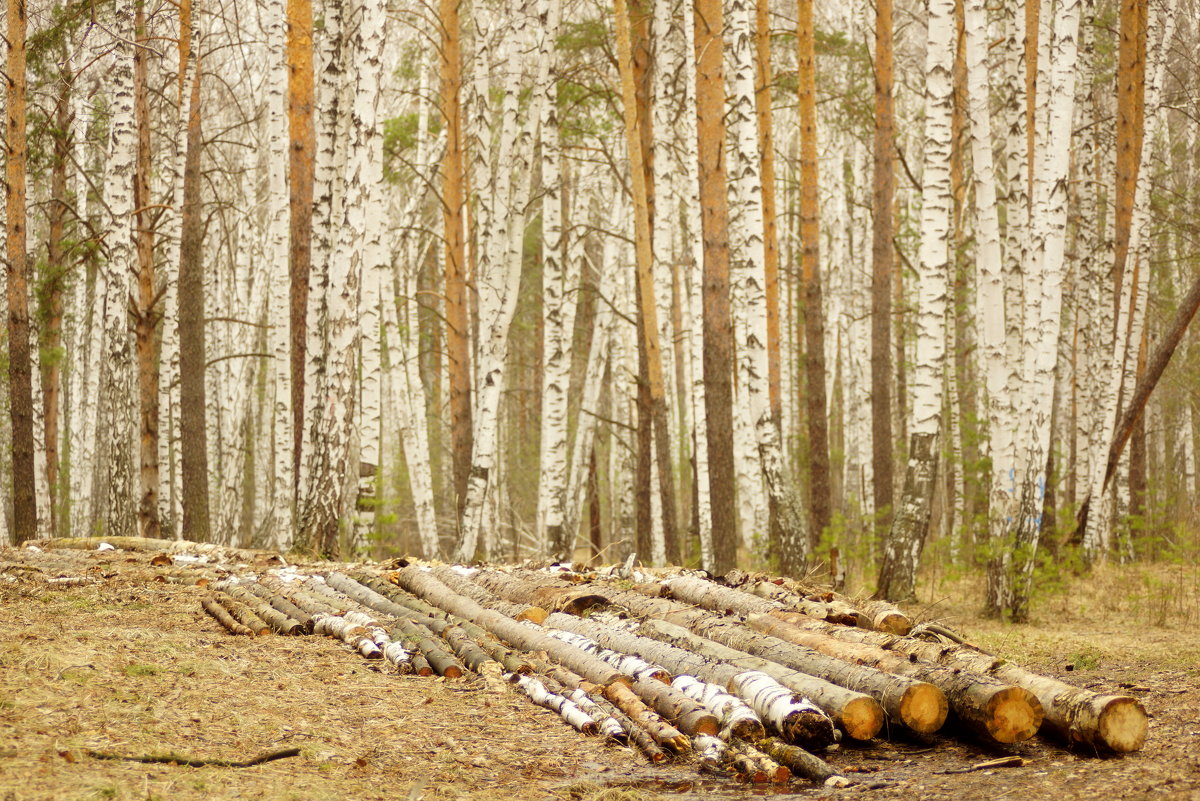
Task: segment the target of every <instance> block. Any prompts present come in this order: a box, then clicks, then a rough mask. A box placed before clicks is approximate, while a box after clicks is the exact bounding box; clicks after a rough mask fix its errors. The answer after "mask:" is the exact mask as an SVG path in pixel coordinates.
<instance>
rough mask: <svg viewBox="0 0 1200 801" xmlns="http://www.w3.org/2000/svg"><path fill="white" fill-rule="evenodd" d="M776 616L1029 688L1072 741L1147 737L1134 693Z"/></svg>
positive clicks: (1127, 748) (955, 649)
mask: <svg viewBox="0 0 1200 801" xmlns="http://www.w3.org/2000/svg"><path fill="white" fill-rule="evenodd" d="M777 616H779V617H782V618H783V619H785V620H787V621H788V622H790V623H792V625H795V626H798V627H800V628H803V629H805V630H809V631H817V632H820V633H823V634H828V635H829V636H830V637H834V638H836V639H838V640H842V641H845V642H853V643H862V644H868V645H873V646H876V647H879V648H884V649H887V650H889V651H895V652H898V653H903V654H908V655H909V656H912V657H916V658H918V659H923V660H926V661H929V662H937V663H939V664H941V665H944V666H945V667H947V668H950V669H954V670H967V671H972V672H974V673H982V674H987V675H990V676H994V677H995V678H996V679H998V680H1000V681H1002V682H1006V683H1008V684H1012V685H1015V686H1018V687H1022V688H1024V689H1025V690H1027V691H1029V692H1031V693H1033V694H1034V695H1035V696H1036V697H1037V699H1038V701H1039V702H1040V703H1041V705H1042V709H1043V710H1044V713H1045V717H1044V720H1043V722H1042V727H1043V731H1044V732H1045V733H1047V734H1050V735H1053V736H1055V737H1058V738H1060V739H1062V740H1065V741H1066V742H1068V743H1070V744H1073V745H1081V746H1084V747H1088V748H1094V749H1097V750H1100V751H1111V752H1114V753H1128V752H1131V751H1137V750H1139V749H1141V748H1142V746H1143V745H1144V744H1145V742H1146V731H1147V727H1148V721H1147V718H1146V710H1145V708H1144V707H1143V706H1142V704H1141V702H1140V701H1138V700H1137V699H1136V698H1132V697H1130V696H1127V695H1101V694H1099V693H1095V692H1092V691H1090V690H1084V689H1081V688H1079V687H1073V686H1071V685H1070V684H1066V683H1064V682H1061V681H1059V680H1057V679H1053V678H1049V677H1047V676H1042V675H1039V674H1037V673H1032V672H1030V671H1028V670H1025V669H1024V668H1022V667H1020V666H1018V665H1015V664H1013V663H1012V662H1008V661H1006V660H1003V659H999V658H997V657H995V656H992V655H990V654H985V653H983V652H981V651H979V650H978V649H976V648H973V647H971V646H969V645H958V644H953V645H946V644H941V643H934V642H926V641H924V640H917V639H913V638H910V637H896V636H892V635H887V634H884V633H881V632H866V631H855V630H852V629H842V628H839V627H830V626H826V625H823V624H821V623H818V622H815V621H808V620H800V619H797V618H795V617H791V616H788V615H786V614H784V615H777Z"/></svg>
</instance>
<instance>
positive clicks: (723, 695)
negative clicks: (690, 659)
mask: <svg viewBox="0 0 1200 801" xmlns="http://www.w3.org/2000/svg"><path fill="white" fill-rule="evenodd" d="M671 686H672V687H674V688H675V689H676V690H678V691H679V692H681V693H683V694H684V695H686V696H687V697H688V698H691V699H692V700H693V701H696V702H697V703H699V704H702V705H703V706H704V707H705V708H706V709H708V710H710V711H711V712H712V713H713V714H714V715H716V716H717V720H718V721H720V724H721V732H722V733H723V734H725V735H726V736H733V737H740V738H742V739H743V740H751V741H754V740H758V739H761V738H762V737H766V736H767V732H766V729H765V728H764V727H763V724H762V721H761V720H759V718H758V715H757V714H755V712H754V710H753V709H751V708H750V706H748V705H747V704H746V703H745V702H743V701H742V700H741V699H740V698H738V697H737V696H736V695H734V694H732V693H730V692H729V691H727V690H726V689H725V688H723V687H721V686H720V685H718V684H709V683H708V682H706V681H701V680H699V679H697V678H694V677H692V676H676V677H675V680H674V681H672V682H671Z"/></svg>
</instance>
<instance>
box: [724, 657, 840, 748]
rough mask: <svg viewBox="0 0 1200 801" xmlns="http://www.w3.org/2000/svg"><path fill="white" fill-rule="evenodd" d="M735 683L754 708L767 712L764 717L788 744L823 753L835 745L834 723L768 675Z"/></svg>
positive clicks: (745, 676) (746, 675)
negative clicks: (749, 699) (797, 744)
mask: <svg viewBox="0 0 1200 801" xmlns="http://www.w3.org/2000/svg"><path fill="white" fill-rule="evenodd" d="M734 683H735V686H736V689H737V692H738V695H741V696H742V697H744V698H752V699H753V706H754V708H755V709H762V710H764V712H765V715H764V717H765V718H766V719H767V720H768V721H770V723H771V725H772V726H774V727H775V730H776V731H778V732H779V733H780V734H782V735H783V736H784V737H785V738H786V739H787V740H788V742H792V743H799V744H801V745H803V746H804V747H805V748H809V749H812V750H819V749H823V748H826V747H828V746H829V745H830V744H832V743H833V740H834V736H833V721H832V720H830V719H829V718H828V717H827V716H826V715H825V713H824V712H822V711H821V710H820V709H818V708H817V706H816V705H815V704H813V703H812V702H811V701H809V700H808V699H801V700H797V699H796V697H795V696H794V695H793V694H792V693H791V692H790V691H789V690H788V689H787V688H786V687H784V686H782V685H781V684H779V682H777V681H775V680H774V679H772V678H771V677H770V676H768V675H767V674H766V673H759V672H757V671H747V672H745V673H739V674H738V675H737V676H736V677H735V678H734Z"/></svg>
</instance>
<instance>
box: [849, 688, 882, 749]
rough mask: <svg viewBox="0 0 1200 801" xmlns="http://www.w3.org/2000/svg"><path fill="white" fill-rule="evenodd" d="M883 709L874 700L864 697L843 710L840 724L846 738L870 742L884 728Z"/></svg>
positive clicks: (853, 701)
mask: <svg viewBox="0 0 1200 801" xmlns="http://www.w3.org/2000/svg"><path fill="white" fill-rule="evenodd" d="M883 717H884V714H883V707H881V706H880V705H879V702H878V701H876V700H875V699H874V698H870V697H868V696H862V697H859V698H855V699H853V700H851V701H850V702H849V703H848V704H846V706H845V707H843V708H842V715H841V718H840V722H841V724H842V729H843V731H845V732H846V736H847V737H849V738H851V739H853V740H870V739H871V738H872V737H874V736H875V735H876V734H878V733H879V730H880V729H881V728H883Z"/></svg>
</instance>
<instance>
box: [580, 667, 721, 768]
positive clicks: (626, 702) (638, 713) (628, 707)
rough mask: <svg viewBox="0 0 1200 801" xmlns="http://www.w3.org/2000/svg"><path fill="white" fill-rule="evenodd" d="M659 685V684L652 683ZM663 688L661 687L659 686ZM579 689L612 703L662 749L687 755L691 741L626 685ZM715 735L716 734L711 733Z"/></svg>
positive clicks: (589, 686) (587, 683)
mask: <svg viewBox="0 0 1200 801" xmlns="http://www.w3.org/2000/svg"><path fill="white" fill-rule="evenodd" d="M653 683H654V684H659V682H653ZM659 686H663V685H661V684H660V685H659ZM580 689H582V690H583V691H584V692H586V693H588V694H589V695H596V694H600V695H602V696H604V697H605V698H606V699H608V701H610V702H611V703H612V705H613V706H615V707H616V708H617V709H619V710H621V711H622V712H624V713H625V714H626V716H628V717H629V719H630V720H632V721H633V722H634V723H636V724H637V725H638V726H640V727H641V728H643V729H645V730H646V732H647V733H648V734H649V735H650V737H652V738H653V739H654V742H656V743H658V744H659V745H660V746H662V747H663V748H665V749H667V750H668V751H671V752H673V753H676V754H683V753H687V752H688V751H690V750H691V741H690V740H688V738H687V735H685V734H684V733H683V732H681V731H679V730H678V729H676V728H675V727H674V726H672V725H671V724H670V723H668V722H667V721H666V720H664V719H663V718H662V717H661V716H660V715H659V714H658V713H656V712H655V711H654V710H652V709H651V708H650V707H648V706H646V704H644V703H643V702H642V700H641V699H640V698H639V697H638V696H637V695H636V694H634V691H633V690H632V689H630V688H629V687H628V686H627V685H625V684H622V683H620V682H613V683H612V684H609V685H607V686H604V687H600V686H598V685H595V684H591V683H590V682H586V681H585V682H583V683H582V684H581V685H580ZM712 733H713V734H715V733H716V732H712Z"/></svg>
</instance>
